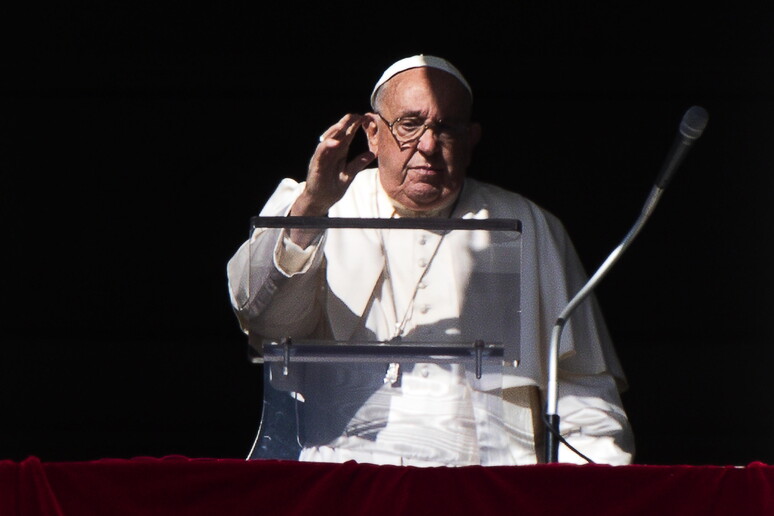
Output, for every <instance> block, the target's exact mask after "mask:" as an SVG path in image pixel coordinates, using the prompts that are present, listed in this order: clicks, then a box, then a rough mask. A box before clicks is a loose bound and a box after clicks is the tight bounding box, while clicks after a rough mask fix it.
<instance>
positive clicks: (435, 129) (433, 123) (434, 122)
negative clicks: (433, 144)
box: [375, 111, 470, 148]
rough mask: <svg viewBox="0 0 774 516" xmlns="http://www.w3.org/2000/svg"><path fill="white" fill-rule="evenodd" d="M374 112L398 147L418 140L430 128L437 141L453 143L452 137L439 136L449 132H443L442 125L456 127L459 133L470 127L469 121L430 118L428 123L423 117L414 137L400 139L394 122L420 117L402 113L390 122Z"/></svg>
mask: <svg viewBox="0 0 774 516" xmlns="http://www.w3.org/2000/svg"><path fill="white" fill-rule="evenodd" d="M375 113H376V114H377V115H378V116H379V118H381V119H382V122H384V124H385V125H386V126H387V128H388V129H389V130H390V134H391V135H392V137H393V139H394V140H395V143H397V144H398V147H400V148H404V147H406V146H409V145H411V144H413V143H414V142H418V141H419V139H420V138H422V136H424V134H425V133H426V132H427V130H428V129H432V130H433V132H434V133H435V137H436V138H437V139H438V141H439V142H441V143H443V144H446V145H448V144H450V143H454V141H455V140H454V139H452V140H448V139H447V140H444V138H442V137H439V135H440V134H447V135H449V134H450V133H449V132H446V133H444V132H443V128H444V127H445V128H450V129H457V130H458V131H459V132H460V133H462V132H463V131H466V130H468V129H470V122H464V123H459V124H446V123H444V122H443V120H431V121H430V123H428V121H427V119H425V120H424V122H423V123H422V130H421V131H420V132H419V134H418V135H417V136H415V137H413V138H411V139H409V140H405V141H401V139H400V138H398V135H396V134H395V130H394V129H393V127H394V126H395V124H397V123H398V122H400V121H401V120H403V119H412V118H413V119H417V120H420V119H421V117H418V116H415V115H404V116H399V117H398V118H396V119H395V120H393V121H392V123H391V122H389V121H388V120H387V119H386V118H384V116H383V115H382V114H381V113H379V112H378V111H375ZM438 127H441V128H442V129H441V131H439V130H438Z"/></svg>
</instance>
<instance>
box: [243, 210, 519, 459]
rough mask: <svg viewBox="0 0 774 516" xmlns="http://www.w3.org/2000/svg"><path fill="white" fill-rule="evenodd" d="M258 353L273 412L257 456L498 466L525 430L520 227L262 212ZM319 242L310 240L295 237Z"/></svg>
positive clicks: (251, 327) (252, 341)
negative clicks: (519, 416)
mask: <svg viewBox="0 0 774 516" xmlns="http://www.w3.org/2000/svg"><path fill="white" fill-rule="evenodd" d="M251 222H252V227H251V235H252V237H251V240H250V265H249V267H250V271H249V280H248V281H249V287H248V288H249V303H248V305H247V307H246V312H247V319H248V322H247V328H248V336H249V338H248V343H249V351H250V358H251V360H252V361H253V362H255V363H257V364H262V366H261V367H262V368H263V378H264V384H263V397H264V402H263V413H262V416H261V423H260V429H259V432H258V436H257V438H256V442H255V444H254V446H253V449H252V450H251V452H250V456H249V458H253V459H257V458H266V459H290V460H320V459H322V460H327V458H329V457H330V456H329V455H326V454H327V453H329V452H330V450H344V453H343V454H339V455H338V458H342V457H355V458H357V457H374V460H367V459H366V460H365V461H367V462H387V463H390V461H391V458H390V456H401V457H413V458H416V460H417V461H420V462H422V461H424V462H425V463H430V464H431V463H439V464H444V463H455V464H486V463H498V459H497V457H494V456H493V455H496V454H498V453H502V451H501V450H503V449H504V448H507V444H506V441H507V440H508V439H510V438H512V436H510V435H508V434H509V431H508V428H507V425H506V424H505V422H504V416H503V408H502V395H501V387H502V375H503V373H504V372H505V373H507V372H508V371H512V370H513V369H514V368H515V367H517V366H518V360H519V334H520V308H519V307H520V302H519V293H520V269H521V267H520V262H521V239H520V235H521V233H520V224H519V221H516V220H511V219H508V220H503V219H435V218H421V219H413V218H412V219H409V218H400V219H342V218H311V217H254V218H253V219H252V221H251ZM295 230H302V231H305V232H307V235H308V236H315V237H316V238H315V239H314V241H313V243H312V244H311V245H310V246H309V247H308V248H306V250H301V248H296V247H294V246H293V244H292V243H290V242H289V240H288V235H289V234H290V232H291V231H295Z"/></svg>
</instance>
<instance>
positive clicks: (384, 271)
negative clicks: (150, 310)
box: [228, 55, 633, 466]
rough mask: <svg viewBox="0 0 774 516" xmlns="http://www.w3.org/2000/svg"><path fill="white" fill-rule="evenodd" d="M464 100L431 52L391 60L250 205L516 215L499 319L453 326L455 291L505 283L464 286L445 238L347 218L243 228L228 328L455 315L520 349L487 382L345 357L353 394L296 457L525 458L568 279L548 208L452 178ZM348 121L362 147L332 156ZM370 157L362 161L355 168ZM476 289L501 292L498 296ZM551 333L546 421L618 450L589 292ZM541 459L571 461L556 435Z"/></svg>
mask: <svg viewBox="0 0 774 516" xmlns="http://www.w3.org/2000/svg"><path fill="white" fill-rule="evenodd" d="M472 99H473V94H472V90H471V87H470V85H469V83H468V82H467V80H466V79H465V78H464V77H463V75H462V74H461V73H460V72H459V70H458V69H457V68H456V67H454V66H453V65H452V64H451V63H449V62H448V61H446V60H444V59H441V58H438V57H434V56H424V55H419V56H413V57H409V58H406V59H402V60H400V61H398V62H396V63H394V64H393V65H392V66H390V67H389V68H388V69H387V70H386V71H385V72H384V74H383V75H382V77H381V78H380V79H379V81H378V82H377V84H376V86H375V87H374V89H373V92H372V95H371V106H372V108H373V112H372V113H367V114H365V115H357V114H347V115H345V116H344V117H343V118H342V119H341V120H339V121H338V122H337V123H336V124H335V125H333V126H331V127H330V128H329V129H327V130H326V131H325V132H324V133H323V134H322V135H321V136H320V143H319V145H318V146H317V149H316V150H315V152H314V154H313V156H312V159H311V161H310V164H309V169H308V171H307V175H306V181H304V182H302V183H297V182H296V181H293V180H290V179H285V180H283V181H282V183H281V184H280V185H279V187H278V189H277V190H276V191H275V193H274V194H273V195H272V197H271V198H270V199H269V201H268V203H267V204H266V206H265V207H264V209H263V211H262V212H261V214H262V215H265V216H285V215H288V216H330V217H357V218H373V217H382V218H390V217H444V218H447V217H451V218H510V219H518V220H520V221H521V222H522V226H523V230H522V231H523V232H522V237H521V246H522V250H521V256H520V258H519V259H520V261H521V280H520V283H519V285H520V286H519V287H518V288H517V289H520V292H519V293H518V295H517V297H518V302H519V303H520V305H521V306H520V309H521V313H520V323H519V324H517V325H516V326H514V327H511V328H507V327H505V326H508V324H510V323H509V321H511V319H510V318H508V317H502V316H499V315H498V314H497V313H495V312H497V311H498V310H494V309H489V310H485V311H483V312H482V311H480V310H479V312H478V313H477V315H476V317H475V320H473V321H472V322H471V320H470V319H471V318H470V317H469V316H467V317H466V313H465V311H466V308H464V307H469V306H471V305H472V304H473V303H470V304H466V301H468V300H466V299H460V298H461V297H462V296H466V295H477V296H478V297H479V298H481V299H483V298H484V297H489V298H490V299H487V300H485V302H489V303H490V304H491V303H492V301H493V299H491V298H492V297H493V296H500V295H507V294H502V293H501V290H502V289H500V290H498V289H496V288H494V290H489V289H488V288H486V289H479V290H478V294H470V292H472V291H475V289H471V288H470V287H471V285H470V284H471V283H474V282H475V279H471V278H472V277H471V276H466V275H465V274H464V273H460V272H459V271H460V270H461V266H460V264H459V261H460V260H461V258H460V256H461V254H462V253H461V252H459V249H458V248H455V246H458V245H459V242H458V241H457V240H455V239H453V238H446V239H445V237H444V236H443V235H438V234H436V233H433V232H423V231H421V230H416V231H413V232H408V234H407V235H406V234H404V235H403V236H393V235H390V236H385V234H384V233H383V232H377V233H376V234H378V238H377V237H373V235H374V233H368V234H366V233H365V232H364V231H363V230H356V231H349V232H334V231H330V230H329V231H328V232H320V231H316V230H311V229H291V230H286V231H281V232H276V231H275V232H272V231H267V230H261V229H258V230H256V232H255V233H254V234H253V236H252V237H251V241H250V242H249V243H247V242H246V243H245V244H244V245H243V246H242V247H241V248H240V249H239V251H238V252H237V253H236V255H235V256H234V257H233V258H232V259H231V261H230V262H229V265H228V276H229V285H230V293H231V300H232V305H233V307H234V309H235V311H236V313H237V316H238V317H239V320H240V323H241V324H242V327H243V329H244V330H245V331H248V330H249V331H250V332H257V333H259V334H260V335H262V336H265V337H271V338H280V337H283V336H294V337H312V338H333V339H336V340H339V341H357V340H374V339H376V340H383V341H386V340H389V339H393V338H402V337H405V338H407V339H409V338H410V339H411V340H423V339H424V340H430V339H432V338H437V335H433V333H434V332H435V333H440V334H443V335H445V336H450V335H458V334H460V333H464V332H465V331H467V330H468V329H470V327H471V326H472V327H473V328H474V331H481V332H483V333H487V332H490V331H491V330H492V329H493V328H496V329H498V330H499V331H500V332H501V334H502V333H507V332H508V331H511V330H512V331H515V332H516V334H518V336H519V339H520V345H521V363H520V364H519V367H518V368H516V369H509V370H505V372H504V374H503V379H502V384H501V385H498V386H497V387H496V388H492V386H491V385H489V386H487V385H484V383H485V382H484V383H482V382H479V381H477V380H476V379H474V378H472V377H471V376H470V374H468V373H469V372H468V373H466V371H465V370H464V367H462V368H459V367H456V368H455V367H451V368H450V367H442V366H438V365H433V364H419V365H417V366H413V367H401V365H400V364H391V367H389V368H388V370H387V372H386V374H385V370H384V369H382V370H374V369H368V368H362V367H360V368H358V367H355V366H352V367H353V368H354V369H353V370H354V371H355V372H351V373H350V376H349V378H355V379H356V381H357V382H359V383H361V384H362V385H364V386H365V388H364V389H362V390H360V391H359V392H361V393H365V394H362V395H361V397H360V398H357V403H356V406H355V407H354V408H352V409H351V410H343V411H341V412H342V414H344V415H339V416H337V417H340V418H343V419H342V421H339V422H338V423H337V424H336V425H332V427H333V428H335V430H334V431H333V433H331V431H330V430H327V433H326V431H323V430H321V429H314V428H312V429H310V430H309V431H308V435H307V437H308V439H307V441H306V442H304V443H302V444H303V445H304V448H303V450H302V451H301V454H300V459H301V460H311V461H330V462H343V461H346V460H356V461H359V462H369V463H378V464H408V465H419V466H438V465H457V466H459V465H470V464H483V465H507V464H529V463H535V462H537V461H539V460H540V456H541V449H540V447H539V446H538V445H537V444H536V443H539V441H540V438H541V434H540V428H541V418H540V414H541V401H540V400H541V392H544V390H545V385H546V378H545V369H546V364H545V361H546V359H545V357H546V353H547V351H546V350H547V348H548V344H549V338H550V335H549V332H550V330H551V327H552V325H553V323H554V321H555V319H556V317H557V315H558V314H559V313H560V312H561V310H562V309H563V308H564V306H565V305H566V303H567V302H568V301H569V299H570V298H571V297H572V296H573V295H574V294H575V293H576V292H577V291H578V290H579V289H580V288H581V286H582V285H583V283H584V281H585V276H584V272H583V270H582V267H581V265H580V263H579V260H578V258H577V256H576V253H575V251H574V249H573V246H572V244H571V242H570V239H569V237H568V236H567V235H566V232H565V230H564V228H563V227H562V225H561V223H560V222H559V221H558V220H557V219H556V218H555V217H553V216H552V215H551V214H549V213H547V212H546V211H544V210H542V209H541V208H539V207H538V206H536V205H535V204H534V203H532V202H530V201H529V200H527V199H525V198H523V197H521V196H519V195H518V194H515V193H512V192H507V191H505V190H503V189H501V188H498V187H496V186H493V185H488V184H485V183H481V182H478V181H476V180H474V179H471V178H467V177H466V170H467V168H468V165H469V164H470V161H471V154H472V151H473V148H474V147H475V145H476V143H477V142H478V140H479V138H480V136H481V128H480V126H479V125H478V124H477V123H473V122H471V108H472ZM361 128H362V129H363V130H364V131H365V134H366V137H367V140H368V148H369V151H367V152H364V153H362V154H360V155H358V156H355V157H353V158H350V159H348V152H349V149H350V146H351V143H352V141H353V138H354V137H355V134H356V132H357V131H358V130H360V129H361ZM374 159H376V160H377V163H378V166H377V167H376V168H371V169H367V168H366V167H367V166H368V165H369V164H370V163H372V162H373V161H374ZM408 255H410V256H420V260H419V263H417V262H416V261H413V262H411V260H409V261H410V262H411V263H407V261H406V259H405V257H406V256H408ZM256 265H258V266H260V267H263V268H264V269H268V270H269V271H270V272H269V273H267V274H265V275H263V276H260V278H259V279H257V280H256V279H255V278H253V279H252V280H251V279H250V278H249V273H248V270H249V269H250V267H251V266H253V267H255V266H256ZM412 267H414V268H416V267H419V269H420V270H419V271H417V270H413V269H412ZM250 281H253V282H254V284H253V285H250V286H248V283H249V282H250ZM484 291H485V292H484ZM482 292H484V293H483V294H482ZM494 301H495V306H496V304H497V302H498V301H500V302H501V304H502V305H503V306H505V305H507V301H510V300H504V299H502V300H499V299H494ZM441 321H442V322H443V324H440V322H441ZM461 328H462V329H461ZM564 335H565V337H564V340H563V342H562V346H561V349H560V359H561V361H560V364H559V415H560V416H561V433H562V434H563V435H564V436H565V438H566V440H567V442H568V443H570V444H572V445H573V446H574V447H576V448H577V449H579V450H580V451H581V452H583V453H584V454H585V455H587V456H588V457H589V458H591V459H593V460H594V461H595V462H601V463H609V464H627V463H629V462H631V459H632V453H633V440H632V436H631V430H630V427H629V423H628V420H627V418H626V414H625V413H624V411H623V409H622V404H621V400H620V397H619V390H620V389H621V388H623V387H624V386H625V378H624V375H623V372H622V370H621V367H620V364H619V362H618V359H617V357H616V355H615V351H614V349H613V347H612V344H611V342H610V339H609V336H608V334H607V330H606V328H605V324H604V321H603V319H602V317H601V315H600V313H599V310H598V308H597V306H596V304H595V301H594V300H593V299H592V300H591V301H587V302H586V303H584V304H583V305H581V306H580V307H579V309H578V310H577V311H576V313H575V315H574V316H573V318H572V321H571V323H570V324H569V325H568V327H567V328H566V330H565V334H564ZM393 366H394V367H393ZM420 366H421V367H420ZM340 367H344V366H340ZM340 367H339V368H336V367H334V366H320V367H319V368H317V369H310V370H309V371H307V373H306V378H305V380H304V387H301V388H294V390H296V391H300V392H299V394H300V395H301V396H302V397H303V399H304V400H305V401H304V405H307V406H308V407H310V410H311V407H312V406H314V405H315V404H320V406H322V407H328V408H330V407H333V406H334V405H335V403H336V402H337V400H340V399H341V400H343V398H344V397H346V392H344V391H343V390H342V391H336V388H333V387H330V386H331V385H339V383H340V382H330V383H328V387H326V388H322V389H321V388H320V386H321V385H325V384H326V377H327V376H329V375H336V374H338V373H339V372H340V371H339V369H340ZM346 388H351V386H345V387H344V389H346ZM401 407H403V409H405V410H403V411H401ZM406 407H408V408H406ZM328 412H330V411H328V410H327V409H324V410H321V411H320V413H321V414H323V415H324V414H327V413H328ZM406 414H410V416H406ZM310 420H311V421H313V420H315V418H314V417H313V418H311V419H310ZM328 423H329V422H328ZM328 423H326V425H328ZM328 426H330V425H328ZM559 460H560V462H584V459H582V458H580V456H579V455H577V454H574V453H572V452H571V451H570V450H569V449H567V448H566V447H564V446H563V447H562V448H561V449H560V452H559Z"/></svg>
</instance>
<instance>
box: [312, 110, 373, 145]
mask: <svg viewBox="0 0 774 516" xmlns="http://www.w3.org/2000/svg"><path fill="white" fill-rule="evenodd" d="M362 120H363V116H362V115H357V114H354V113H349V114H346V115H344V116H343V117H341V119H340V120H339V121H338V122H336V123H335V124H333V125H332V126H330V127H329V128H328V129H326V130H325V132H323V133H322V134H321V135H320V138H319V140H320V143H323V142H326V141H327V140H331V139H333V140H339V141H342V142H345V143H346V144H349V143H350V142H351V141H352V138H354V137H355V134H356V133H357V130H358V129H360V124H361V122H362Z"/></svg>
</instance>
